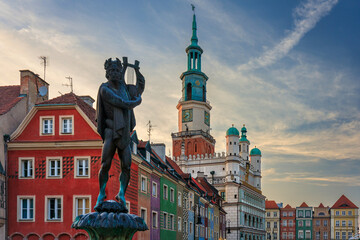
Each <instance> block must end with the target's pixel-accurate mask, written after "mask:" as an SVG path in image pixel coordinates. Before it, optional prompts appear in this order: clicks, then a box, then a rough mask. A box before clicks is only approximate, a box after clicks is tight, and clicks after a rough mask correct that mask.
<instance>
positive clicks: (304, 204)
mask: <svg viewBox="0 0 360 240" xmlns="http://www.w3.org/2000/svg"><path fill="white" fill-rule="evenodd" d="M300 207H309V206H308V205H307V204H306V202H303V203H302V204H301V205H300Z"/></svg>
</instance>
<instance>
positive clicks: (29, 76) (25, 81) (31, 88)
mask: <svg viewBox="0 0 360 240" xmlns="http://www.w3.org/2000/svg"><path fill="white" fill-rule="evenodd" d="M20 96H26V97H27V103H26V104H27V112H29V111H30V110H31V108H32V107H33V106H34V105H35V104H37V103H40V102H43V101H45V100H48V99H49V84H48V83H47V82H45V81H44V80H42V79H41V78H40V77H39V75H38V74H35V73H33V72H32V71H30V70H20Z"/></svg>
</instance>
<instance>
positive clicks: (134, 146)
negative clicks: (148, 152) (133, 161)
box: [133, 142, 137, 154]
mask: <svg viewBox="0 0 360 240" xmlns="http://www.w3.org/2000/svg"><path fill="white" fill-rule="evenodd" d="M133 153H134V154H137V144H136V142H133Z"/></svg>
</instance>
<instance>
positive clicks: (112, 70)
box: [104, 58, 122, 81]
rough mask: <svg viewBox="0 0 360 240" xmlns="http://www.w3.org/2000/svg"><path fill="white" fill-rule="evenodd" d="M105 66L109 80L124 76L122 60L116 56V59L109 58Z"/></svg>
mask: <svg viewBox="0 0 360 240" xmlns="http://www.w3.org/2000/svg"><path fill="white" fill-rule="evenodd" d="M104 68H105V70H106V75H105V76H106V78H107V79H108V80H109V81H120V80H121V77H122V65H121V61H120V60H119V59H118V58H116V60H114V61H113V60H112V59H111V58H109V59H108V60H106V61H105V64H104Z"/></svg>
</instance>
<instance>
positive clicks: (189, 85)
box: [186, 83, 192, 100]
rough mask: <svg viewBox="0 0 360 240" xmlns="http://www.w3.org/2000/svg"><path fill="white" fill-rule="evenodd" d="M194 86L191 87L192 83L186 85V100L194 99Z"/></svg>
mask: <svg viewBox="0 0 360 240" xmlns="http://www.w3.org/2000/svg"><path fill="white" fill-rule="evenodd" d="M191 94H192V87H191V83H188V84H187V86H186V96H187V98H186V100H191V99H192V96H191Z"/></svg>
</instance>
